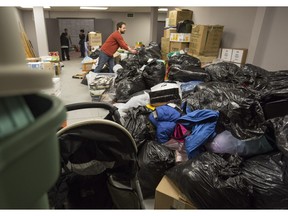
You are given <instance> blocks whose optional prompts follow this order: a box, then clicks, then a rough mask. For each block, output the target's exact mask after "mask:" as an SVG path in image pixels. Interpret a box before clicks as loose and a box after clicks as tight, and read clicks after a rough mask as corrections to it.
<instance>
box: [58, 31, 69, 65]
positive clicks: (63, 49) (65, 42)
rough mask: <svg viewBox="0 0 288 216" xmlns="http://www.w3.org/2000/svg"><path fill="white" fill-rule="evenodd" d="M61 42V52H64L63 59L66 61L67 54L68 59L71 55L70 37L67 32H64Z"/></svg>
mask: <svg viewBox="0 0 288 216" xmlns="http://www.w3.org/2000/svg"><path fill="white" fill-rule="evenodd" d="M60 44H61V54H62V61H65V55H66V58H67V60H70V55H69V39H68V37H67V33H65V32H63V33H62V34H61V36H60Z"/></svg>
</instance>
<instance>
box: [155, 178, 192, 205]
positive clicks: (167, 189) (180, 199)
mask: <svg viewBox="0 0 288 216" xmlns="http://www.w3.org/2000/svg"><path fill="white" fill-rule="evenodd" d="M154 209H196V206H195V205H194V204H193V203H192V202H191V201H189V200H188V199H187V198H186V197H185V195H184V194H182V193H181V192H180V190H179V189H178V188H177V187H176V185H175V184H174V183H173V182H172V181H171V180H170V179H169V178H168V177H167V176H164V177H163V178H162V180H161V181H160V183H159V184H158V186H157V188H156V192H155V204H154Z"/></svg>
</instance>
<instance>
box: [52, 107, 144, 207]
mask: <svg viewBox="0 0 288 216" xmlns="http://www.w3.org/2000/svg"><path fill="white" fill-rule="evenodd" d="M86 108H104V109H106V110H108V111H109V113H108V115H107V116H106V117H105V118H104V119H99V120H98V119H97V120H86V121H83V122H79V123H74V124H72V125H70V126H67V127H65V128H62V129H61V130H59V131H58V133H57V135H58V138H59V144H60V154H61V168H62V169H61V174H60V177H59V178H58V181H57V182H56V184H55V185H54V186H53V187H52V188H51V190H50V191H49V192H48V197H49V202H50V207H51V208H54V209H63V208H64V209H65V208H66V209H144V208H145V207H144V203H143V196H142V191H141V188H140V184H139V181H138V177H137V173H138V163H137V147H136V144H135V141H134V139H133V138H132V136H131V134H130V133H129V132H128V131H127V130H126V129H125V128H124V127H123V126H122V125H121V122H120V115H119V113H118V111H117V108H116V107H114V106H112V105H110V104H107V103H99V102H91V103H90V102H87V103H77V104H71V105H67V106H66V109H67V111H72V110H78V109H86Z"/></svg>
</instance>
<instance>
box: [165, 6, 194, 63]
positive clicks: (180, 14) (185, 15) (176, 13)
mask: <svg viewBox="0 0 288 216" xmlns="http://www.w3.org/2000/svg"><path fill="white" fill-rule="evenodd" d="M192 16H193V11H190V10H179V9H177V10H172V11H169V17H168V27H166V28H165V30H164V37H162V38H161V50H162V59H164V60H167V54H168V53H169V52H175V51H179V50H185V49H186V50H187V49H188V48H189V42H190V37H191V34H190V33H177V31H176V26H177V23H178V22H180V21H183V20H192Z"/></svg>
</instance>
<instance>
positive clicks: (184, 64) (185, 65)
mask: <svg viewBox="0 0 288 216" xmlns="http://www.w3.org/2000/svg"><path fill="white" fill-rule="evenodd" d="M173 64H177V65H180V68H181V69H183V70H194V69H195V68H201V61H200V60H199V59H198V58H196V57H193V56H190V55H187V54H181V55H175V56H172V57H170V58H169V60H168V66H171V65H173Z"/></svg>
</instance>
